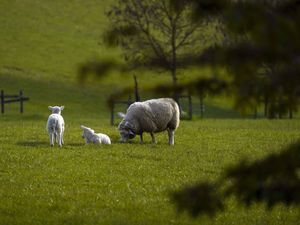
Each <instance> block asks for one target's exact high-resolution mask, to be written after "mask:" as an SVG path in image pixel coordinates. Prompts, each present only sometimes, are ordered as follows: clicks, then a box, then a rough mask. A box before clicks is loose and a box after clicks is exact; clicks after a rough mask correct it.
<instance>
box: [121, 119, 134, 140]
mask: <svg viewBox="0 0 300 225" xmlns="http://www.w3.org/2000/svg"><path fill="white" fill-rule="evenodd" d="M126 123H127V122H126ZM126 123H125V121H124V120H123V121H122V122H121V123H120V124H119V127H118V129H119V132H120V135H121V142H123V143H124V142H127V141H128V140H129V139H133V138H134V137H135V133H134V132H133V131H132V130H131V129H130V127H129V126H128V124H126Z"/></svg>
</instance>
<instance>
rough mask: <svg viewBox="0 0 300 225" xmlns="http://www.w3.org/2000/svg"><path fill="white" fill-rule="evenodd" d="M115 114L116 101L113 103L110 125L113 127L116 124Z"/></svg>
mask: <svg viewBox="0 0 300 225" xmlns="http://www.w3.org/2000/svg"><path fill="white" fill-rule="evenodd" d="M114 114H115V101H113V102H112V106H111V112H110V125H111V126H113V125H114V123H115V118H114Z"/></svg>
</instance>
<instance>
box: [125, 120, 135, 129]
mask: <svg viewBox="0 0 300 225" xmlns="http://www.w3.org/2000/svg"><path fill="white" fill-rule="evenodd" d="M124 126H125V127H126V128H130V129H132V128H133V124H132V123H129V122H128V121H127V122H126V123H125V125H124Z"/></svg>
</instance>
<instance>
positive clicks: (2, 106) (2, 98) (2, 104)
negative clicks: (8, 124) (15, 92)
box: [1, 90, 4, 114]
mask: <svg viewBox="0 0 300 225" xmlns="http://www.w3.org/2000/svg"><path fill="white" fill-rule="evenodd" d="M1 113H2V114H3V113H4V91H3V90H1Z"/></svg>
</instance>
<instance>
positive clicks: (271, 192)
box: [171, 142, 300, 217]
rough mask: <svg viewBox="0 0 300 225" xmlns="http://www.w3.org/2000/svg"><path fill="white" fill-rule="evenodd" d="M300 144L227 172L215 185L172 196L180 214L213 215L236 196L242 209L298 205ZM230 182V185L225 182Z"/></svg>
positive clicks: (202, 186) (186, 190)
mask: <svg viewBox="0 0 300 225" xmlns="http://www.w3.org/2000/svg"><path fill="white" fill-rule="evenodd" d="M299 169H300V142H298V143H295V144H293V145H291V146H289V147H287V149H285V150H283V151H282V152H281V153H279V154H272V155H270V156H268V157H266V158H264V159H261V160H258V161H254V162H249V161H247V160H243V161H241V162H240V163H239V164H237V165H235V166H233V167H231V168H227V169H226V170H225V173H224V175H223V176H222V177H220V178H219V180H218V181H217V182H216V183H210V182H203V183H201V184H197V185H194V186H191V187H188V188H184V189H183V190H181V191H176V192H173V193H172V194H171V200H172V201H173V202H174V203H175V205H176V206H177V209H178V210H179V212H182V211H187V212H189V213H190V214H191V215H192V216H193V217H195V216H199V215H203V214H207V215H214V214H215V213H217V212H218V211H221V210H224V209H225V207H224V202H225V200H226V198H228V197H229V196H236V197H237V199H238V201H239V202H240V203H242V204H244V205H245V206H250V205H251V203H254V202H263V203H266V204H267V207H268V209H271V208H272V207H274V206H276V205H277V204H281V203H282V204H285V205H287V206H290V205H296V206H299V205H300V192H299V190H300V175H299ZM228 181H229V182H228Z"/></svg>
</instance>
